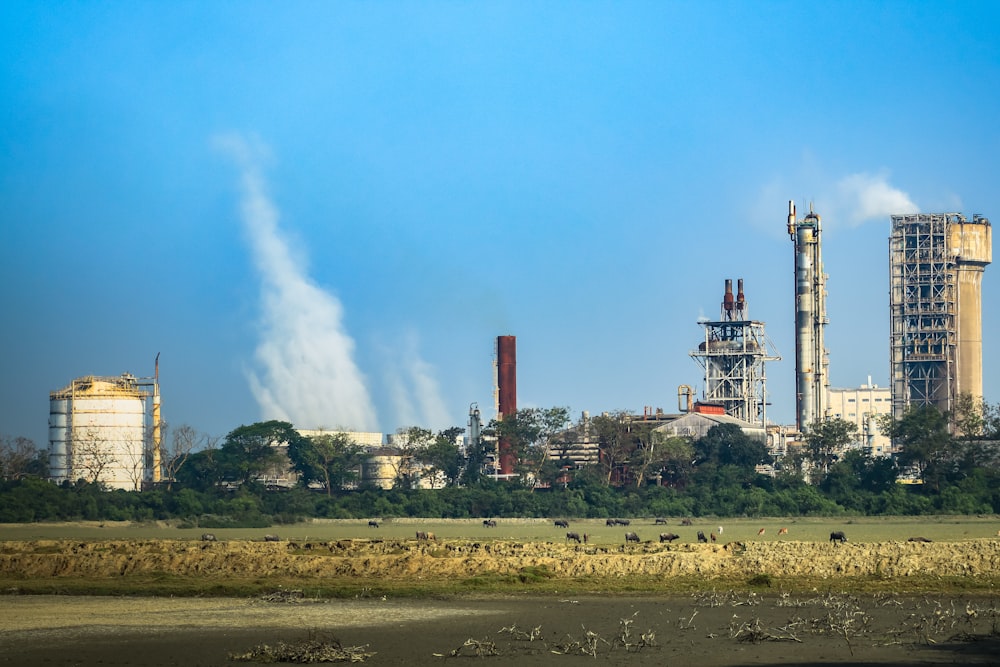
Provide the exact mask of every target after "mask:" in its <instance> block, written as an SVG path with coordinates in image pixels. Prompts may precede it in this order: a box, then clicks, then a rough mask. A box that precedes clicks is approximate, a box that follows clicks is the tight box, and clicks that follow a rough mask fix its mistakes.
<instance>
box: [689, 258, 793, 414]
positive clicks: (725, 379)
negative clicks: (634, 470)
mask: <svg viewBox="0 0 1000 667" xmlns="http://www.w3.org/2000/svg"><path fill="white" fill-rule="evenodd" d="M700 324H701V326H702V327H703V328H704V331H705V339H704V340H703V341H702V342H701V343H699V345H698V349H697V350H693V351H691V352H690V353H689V354H690V356H691V357H693V358H694V359H695V360H696V361H698V363H700V364H701V365H702V367H703V368H704V369H705V394H704V401H703V402H704V403H707V404H714V405H720V406H722V409H723V411H724V412H725V414H727V415H729V416H730V417H734V418H736V419H738V420H740V421H742V422H745V423H749V424H759V425H760V426H761V428H763V427H764V425H765V424H767V411H766V406H767V400H766V397H767V386H766V384H767V376H766V373H765V371H764V363H765V362H767V361H778V360H780V359H781V357H779V356H777V354H775V353H774V351H773V345H771V343H770V341H769V340H768V339H767V335H766V333H765V331H764V323H763V322H759V321H756V320H751V319H750V312H749V305H748V303H747V299H746V295H745V294H744V292H743V279H742V278H740V279H739V281H738V289H737V293H736V294H735V295H734V294H733V281H732V280H730V279H726V283H725V293H724V294H723V297H722V307H721V313H720V318H719V319H718V320H714V321H713V320H706V321H702V322H700Z"/></svg>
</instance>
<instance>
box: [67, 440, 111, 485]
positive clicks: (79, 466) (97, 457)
mask: <svg viewBox="0 0 1000 667" xmlns="http://www.w3.org/2000/svg"><path fill="white" fill-rule="evenodd" d="M117 462H118V461H117V459H116V458H115V455H114V452H112V451H111V448H110V447H109V443H108V441H107V438H105V437H103V436H101V435H100V432H99V431H98V430H97V429H95V428H88V429H87V430H86V431H84V433H83V437H74V438H73V465H72V466H71V468H72V469H73V470H79V471H81V472H83V473H85V475H86V477H85V478H84V479H86V480H87V481H88V482H90V483H92V484H97V483H99V482H101V481H102V480H101V477H102V475H103V474H104V471H105V470H107V469H108V468H110V467H111V466H113V465H114V464H115V463H117Z"/></svg>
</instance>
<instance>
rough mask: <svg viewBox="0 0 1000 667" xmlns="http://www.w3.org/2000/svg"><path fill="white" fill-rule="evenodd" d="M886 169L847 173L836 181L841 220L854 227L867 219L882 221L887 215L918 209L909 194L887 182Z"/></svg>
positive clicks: (887, 217)
mask: <svg viewBox="0 0 1000 667" xmlns="http://www.w3.org/2000/svg"><path fill="white" fill-rule="evenodd" d="M888 177H889V175H888V173H886V172H880V173H878V174H867V173H860V174H851V175H850V176H847V177H845V178H842V179H841V180H840V181H839V182H838V183H837V200H838V201H839V205H838V209H840V210H842V211H843V215H844V222H846V223H847V224H848V225H850V226H852V227H856V226H858V225H860V224H861V223H863V222H867V221H869V220H879V221H883V222H884V221H886V220H888V219H889V216H890V215H894V214H904V213H918V212H919V211H920V208H919V207H918V206H917V205H916V204H914V203H913V200H912V199H910V196H909V195H908V194H906V193H905V192H903V191H902V190H899V189H898V188H894V187H893V186H891V185H889V182H888Z"/></svg>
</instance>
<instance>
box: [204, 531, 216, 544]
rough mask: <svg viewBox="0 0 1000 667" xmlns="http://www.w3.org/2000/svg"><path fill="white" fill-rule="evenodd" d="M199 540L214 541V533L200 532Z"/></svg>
mask: <svg viewBox="0 0 1000 667" xmlns="http://www.w3.org/2000/svg"><path fill="white" fill-rule="evenodd" d="M201 541H202V542H215V535H214V534H213V533H202V534H201Z"/></svg>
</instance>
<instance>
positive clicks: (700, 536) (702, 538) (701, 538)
mask: <svg viewBox="0 0 1000 667" xmlns="http://www.w3.org/2000/svg"><path fill="white" fill-rule="evenodd" d="M698 541H699V542H708V538H707V537H705V531H703V530H699V531H698Z"/></svg>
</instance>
